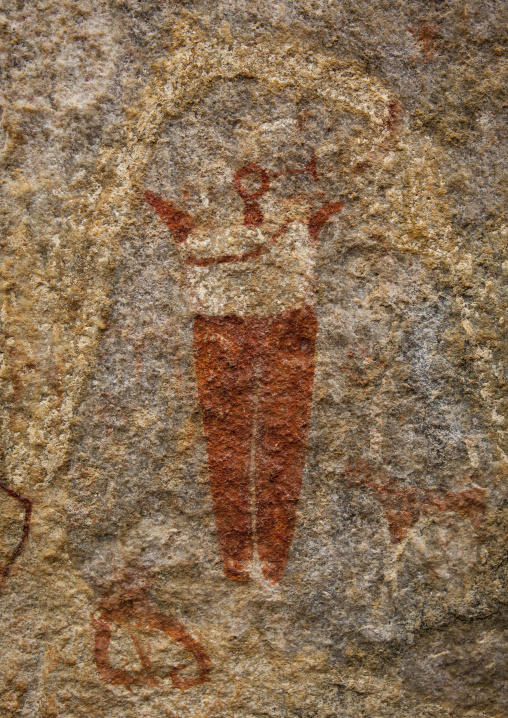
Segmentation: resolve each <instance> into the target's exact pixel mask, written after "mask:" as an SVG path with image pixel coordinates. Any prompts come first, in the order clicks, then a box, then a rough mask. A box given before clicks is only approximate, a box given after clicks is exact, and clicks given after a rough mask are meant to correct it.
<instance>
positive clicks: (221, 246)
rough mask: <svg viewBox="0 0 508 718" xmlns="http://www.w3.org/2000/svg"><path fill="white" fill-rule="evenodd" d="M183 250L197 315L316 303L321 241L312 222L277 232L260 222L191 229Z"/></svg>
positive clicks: (271, 311) (261, 312) (273, 311)
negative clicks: (316, 238) (313, 232)
mask: <svg viewBox="0 0 508 718" xmlns="http://www.w3.org/2000/svg"><path fill="white" fill-rule="evenodd" d="M274 229H275V228H274ZM178 249H179V251H180V253H181V257H182V261H183V264H184V267H185V272H186V279H187V282H186V285H187V293H188V297H189V302H190V305H191V309H192V311H193V312H194V313H196V314H201V315H208V316H228V315H235V316H261V317H262V316H274V315H277V314H280V313H282V312H285V311H287V310H289V309H298V308H300V307H302V306H303V305H307V306H308V305H312V304H314V303H315V299H314V290H313V285H314V282H313V277H314V263H315V251H316V244H315V242H313V241H312V240H311V238H310V236H309V228H308V224H307V223H306V222H305V223H303V222H298V221H293V222H291V223H287V224H285V225H282V226H281V227H279V228H278V229H275V231H273V232H271V231H270V232H267V231H266V230H265V229H264V228H263V231H262V229H261V228H259V227H238V228H236V227H234V228H232V229H226V230H218V231H217V232H213V231H212V232H209V233H207V234H204V233H200V232H191V233H190V234H189V235H188V237H187V239H186V241H185V242H182V243H180V244H179V245H178ZM200 265H201V266H200Z"/></svg>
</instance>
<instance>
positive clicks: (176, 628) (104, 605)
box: [91, 586, 213, 690]
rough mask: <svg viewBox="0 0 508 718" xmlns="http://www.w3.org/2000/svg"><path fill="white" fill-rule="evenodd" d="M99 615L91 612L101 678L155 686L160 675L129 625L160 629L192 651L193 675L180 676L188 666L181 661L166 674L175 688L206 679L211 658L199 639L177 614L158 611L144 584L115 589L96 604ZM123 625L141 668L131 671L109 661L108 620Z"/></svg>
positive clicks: (95, 650) (185, 686) (181, 687)
mask: <svg viewBox="0 0 508 718" xmlns="http://www.w3.org/2000/svg"><path fill="white" fill-rule="evenodd" d="M98 611H99V617H98V618H95V617H94V616H93V615H92V616H91V621H92V626H93V628H94V631H95V640H94V660H95V664H96V666H97V671H98V672H99V675H100V676H101V678H102V679H103V680H105V681H107V682H108V683H111V684H113V685H123V686H125V687H126V688H127V689H129V690H131V686H141V685H146V686H152V687H154V686H157V685H159V682H160V678H159V677H158V676H156V675H155V673H154V671H153V669H152V665H151V661H150V657H149V656H148V654H147V652H146V651H145V650H144V648H143V646H142V645H141V642H140V641H139V639H138V638H136V637H135V636H134V635H133V633H132V630H131V629H132V628H138V629H145V630H146V629H152V630H155V631H160V632H161V633H164V634H165V635H166V636H169V637H170V638H171V639H172V640H174V641H176V642H177V643H179V644H180V645H181V646H182V647H183V648H185V650H187V651H189V653H191V654H192V656H193V658H194V660H195V661H196V664H197V667H198V674H197V676H195V677H187V676H181V675H180V673H181V671H182V670H183V669H184V668H186V667H187V664H186V663H180V664H178V665H177V666H173V667H171V668H170V669H169V671H168V673H167V675H168V676H169V677H170V678H171V683H172V684H173V687H174V688H178V689H180V690H188V689H189V688H191V687H192V686H195V685H200V684H202V683H205V682H206V681H208V680H209V674H210V671H211V669H212V665H213V664H212V661H211V660H210V658H209V656H208V653H207V652H206V650H205V649H204V647H203V646H202V645H201V643H200V642H199V641H198V640H196V639H195V638H193V636H191V635H190V633H188V631H187V630H186V628H185V626H184V625H183V624H182V623H181V622H180V621H178V620H177V619H176V618H172V617H171V616H167V615H165V614H164V613H161V612H160V611H159V610H158V609H157V608H156V607H155V606H154V605H153V604H152V603H151V602H150V601H149V600H148V598H147V596H146V587H144V586H143V587H130V588H123V589H117V590H116V591H114V592H112V593H111V594H110V595H109V596H107V597H106V598H103V599H102V600H101V601H100V602H99V605H98ZM112 623H114V624H115V625H117V626H124V625H125V626H126V628H127V632H128V633H129V635H130V637H131V639H132V642H133V644H134V647H135V648H136V651H137V654H138V656H139V660H140V663H141V666H142V668H141V670H140V671H138V672H137V673H130V672H129V671H126V670H124V669H122V668H115V667H114V666H112V665H111V661H110V658H109V647H110V643H111V633H112V629H111V624H112Z"/></svg>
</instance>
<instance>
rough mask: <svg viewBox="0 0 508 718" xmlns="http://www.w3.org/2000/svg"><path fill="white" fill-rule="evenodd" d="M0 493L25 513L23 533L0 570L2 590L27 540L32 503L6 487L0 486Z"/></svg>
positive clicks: (0, 586)
mask: <svg viewBox="0 0 508 718" xmlns="http://www.w3.org/2000/svg"><path fill="white" fill-rule="evenodd" d="M0 491H3V492H4V494H6V495H7V496H10V497H11V498H12V499H15V500H16V501H17V502H18V503H20V504H21V505H22V506H23V509H24V511H25V517H24V519H23V531H22V533H21V538H20V540H19V541H18V544H17V546H16V548H15V549H14V551H13V552H12V555H11V556H10V558H9V559H8V560H7V562H6V564H5V566H3V567H2V568H1V569H0V588H2V586H3V585H4V583H5V581H6V580H7V576H8V575H9V573H10V571H11V569H12V566H13V564H14V562H15V561H16V559H17V558H18V556H19V555H20V553H21V551H22V550H23V547H24V545H25V543H26V542H27V540H28V534H29V532H30V521H31V519H32V502H31V501H30V499H27V498H25V497H23V496H21V495H20V494H18V493H16V491H13V490H12V489H8V488H7V486H4V485H3V484H0Z"/></svg>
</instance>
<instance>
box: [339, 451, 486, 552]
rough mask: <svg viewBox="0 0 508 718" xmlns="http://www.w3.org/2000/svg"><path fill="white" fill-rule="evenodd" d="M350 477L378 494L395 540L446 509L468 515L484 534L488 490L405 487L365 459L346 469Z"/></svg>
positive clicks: (349, 478)
mask: <svg viewBox="0 0 508 718" xmlns="http://www.w3.org/2000/svg"><path fill="white" fill-rule="evenodd" d="M346 479H347V481H348V483H349V484H353V485H356V486H365V487H367V488H369V489H370V490H371V491H373V492H374V493H375V494H376V496H377V497H378V499H379V500H380V502H381V504H382V506H383V509H384V512H385V517H386V520H387V522H388V529H389V531H390V539H391V542H392V543H398V542H399V541H401V540H402V539H403V538H405V536H407V533H408V531H409V530H410V529H411V528H412V527H413V526H414V525H415V524H416V523H417V522H418V521H419V519H420V517H421V516H424V515H428V514H435V513H442V512H444V511H452V512H454V513H458V514H461V515H462V516H466V517H467V518H468V519H469V520H470V521H471V523H472V525H473V527H474V529H475V531H476V533H477V535H478V536H479V537H480V538H482V537H483V532H484V528H483V522H484V517H485V508H486V507H485V492H486V490H485V489H482V488H479V487H475V488H473V489H467V490H465V491H449V492H444V491H440V490H439V489H425V488H420V487H416V486H401V485H400V484H399V483H398V482H397V481H395V480H394V479H392V478H390V477H389V476H386V475H385V474H382V473H380V472H376V471H375V470H374V469H373V468H372V467H370V466H369V465H368V464H366V463H364V462H358V463H356V464H350V465H349V466H348V467H347V469H346Z"/></svg>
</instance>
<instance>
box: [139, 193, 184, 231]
mask: <svg viewBox="0 0 508 718" xmlns="http://www.w3.org/2000/svg"><path fill="white" fill-rule="evenodd" d="M144 197H145V199H146V201H147V202H148V204H149V205H150V206H151V207H153V208H154V210H155V211H156V212H157V214H158V215H159V217H160V218H161V219H162V220H164V222H166V224H167V225H168V227H169V229H170V230H171V233H172V235H173V239H174V240H175V242H178V243H181V242H185V240H186V239H187V237H188V236H189V234H190V233H191V232H192V230H193V229H194V227H195V225H194V220H193V219H192V217H191V216H190V214H188V213H187V212H182V211H181V210H180V209H177V208H176V207H175V205H174V204H172V203H171V202H167V201H166V200H164V199H162V197H161V196H160V195H158V194H154V192H150V190H147V191H146V192H145V194H144Z"/></svg>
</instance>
